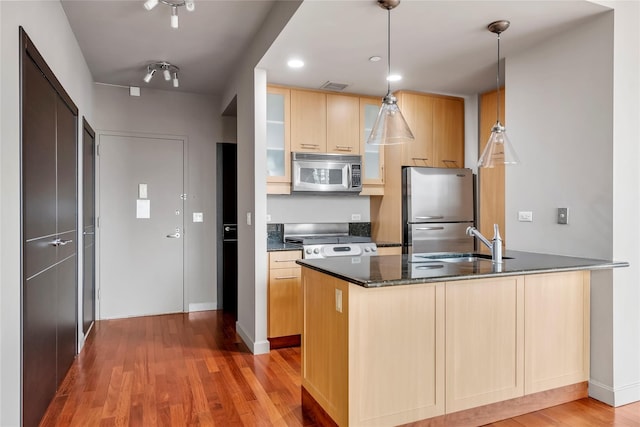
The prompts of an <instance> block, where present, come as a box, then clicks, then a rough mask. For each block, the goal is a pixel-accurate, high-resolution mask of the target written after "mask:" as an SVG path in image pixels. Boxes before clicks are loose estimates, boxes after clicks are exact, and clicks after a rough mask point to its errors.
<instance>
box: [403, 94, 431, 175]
mask: <svg viewBox="0 0 640 427" xmlns="http://www.w3.org/2000/svg"><path fill="white" fill-rule="evenodd" d="M398 106H399V107H400V111H402V114H403V116H404V118H405V120H406V121H407V124H408V125H409V129H411V132H412V133H413V136H414V137H415V140H414V141H413V142H410V143H407V144H403V145H402V166H433V165H434V164H435V163H434V159H433V98H432V97H431V96H429V95H423V94H416V93H411V92H399V93H398Z"/></svg>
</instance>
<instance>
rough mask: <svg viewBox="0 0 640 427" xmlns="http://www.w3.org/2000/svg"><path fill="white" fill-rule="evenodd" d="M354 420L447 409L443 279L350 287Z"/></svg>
mask: <svg viewBox="0 0 640 427" xmlns="http://www.w3.org/2000/svg"><path fill="white" fill-rule="evenodd" d="M349 330H350V331H353V333H352V334H351V340H350V345H349V360H350V364H349V401H350V402H351V404H350V407H349V425H350V426H383V425H388V426H391V425H399V424H405V423H409V422H413V421H417V420H421V419H425V418H431V417H435V416H439V415H443V414H444V409H445V408H444V283H437V284H436V283H430V284H420V285H412V286H399V287H385V288H377V289H367V288H363V287H361V286H357V285H354V284H351V285H350V287H349Z"/></svg>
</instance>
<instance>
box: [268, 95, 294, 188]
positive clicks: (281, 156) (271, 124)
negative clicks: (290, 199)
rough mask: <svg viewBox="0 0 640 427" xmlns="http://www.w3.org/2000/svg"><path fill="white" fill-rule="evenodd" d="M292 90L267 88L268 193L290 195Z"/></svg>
mask: <svg viewBox="0 0 640 427" xmlns="http://www.w3.org/2000/svg"><path fill="white" fill-rule="evenodd" d="M289 114H290V90H289V89H287V88H281V87H272V86H269V87H268V88H267V191H268V192H269V193H271V194H288V193H289V192H290V190H289V187H290V183H291V147H290V135H289V133H290V118H289Z"/></svg>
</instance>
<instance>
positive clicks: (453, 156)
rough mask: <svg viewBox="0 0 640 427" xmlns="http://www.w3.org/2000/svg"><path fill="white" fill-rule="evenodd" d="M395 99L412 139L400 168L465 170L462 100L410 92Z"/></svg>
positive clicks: (404, 147)
mask: <svg viewBox="0 0 640 427" xmlns="http://www.w3.org/2000/svg"><path fill="white" fill-rule="evenodd" d="M397 97H398V106H399V107H400V110H401V111H402V114H403V115H404V117H405V119H406V120H407V124H408V125H409V128H410V129H411V132H413V136H414V137H415V141H414V142H412V143H409V144H404V146H403V150H402V165H403V166H431V167H439V168H462V167H464V99H462V98H456V97H450V96H441V95H428V94H421V93H413V92H398V95H397Z"/></svg>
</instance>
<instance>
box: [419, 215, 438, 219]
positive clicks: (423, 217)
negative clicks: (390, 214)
mask: <svg viewBox="0 0 640 427" xmlns="http://www.w3.org/2000/svg"><path fill="white" fill-rule="evenodd" d="M442 218H444V217H443V216H442V215H435V216H417V217H416V219H442Z"/></svg>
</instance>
